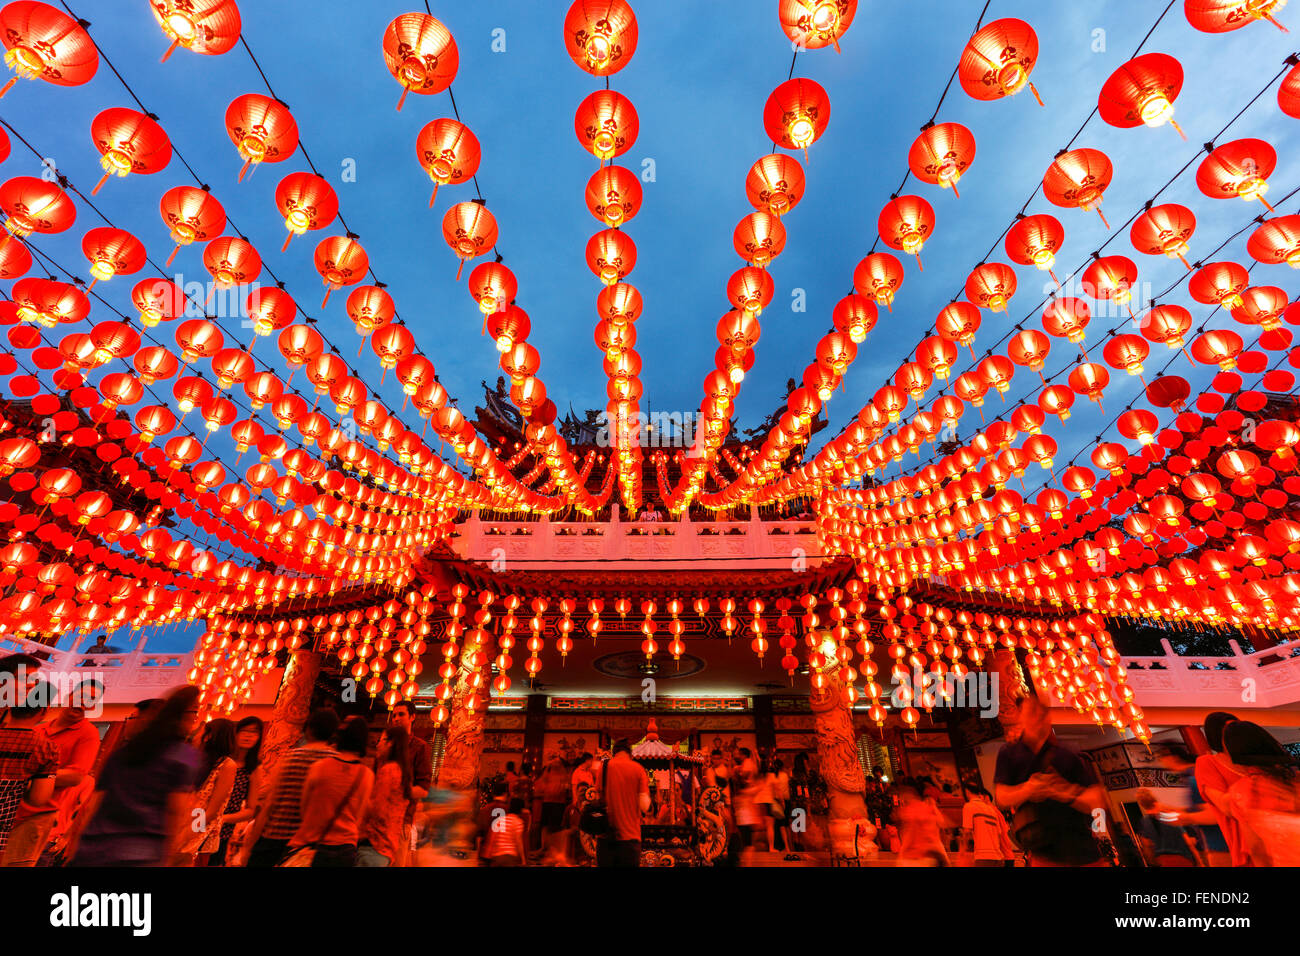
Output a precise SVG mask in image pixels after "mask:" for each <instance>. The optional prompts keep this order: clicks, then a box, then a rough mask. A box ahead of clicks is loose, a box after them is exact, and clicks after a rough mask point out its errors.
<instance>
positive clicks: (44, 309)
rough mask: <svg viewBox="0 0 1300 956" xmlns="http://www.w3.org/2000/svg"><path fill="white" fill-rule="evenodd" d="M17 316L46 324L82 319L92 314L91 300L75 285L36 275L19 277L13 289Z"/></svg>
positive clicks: (11, 291) (44, 325)
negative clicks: (24, 277)
mask: <svg viewBox="0 0 1300 956" xmlns="http://www.w3.org/2000/svg"><path fill="white" fill-rule="evenodd" d="M9 294H10V298H12V299H13V301H14V303H15V304H16V305H17V306H18V318H19V320H20V321H23V322H34V323H36V324H37V325H41V326H43V327H45V328H47V329H48V328H53V327H54V326H56V325H58V324H59V323H68V324H70V323H73V322H80V321H81V320H82V319H84V318H85V317H86V316H88V315H89V314H90V300H89V299H88V298H86V294H85V293H84V292H82V291H81V290H80V289H78V288H77V287H76V286H74V285H70V284H68V283H66V282H54V281H52V280H50V279H41V278H38V277H35V276H32V277H28V278H26V279H19V280H18V281H17V282H15V283H14V286H13V289H11V290H10V293H9Z"/></svg>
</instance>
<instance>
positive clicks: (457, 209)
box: [442, 202, 497, 281]
mask: <svg viewBox="0 0 1300 956" xmlns="http://www.w3.org/2000/svg"><path fill="white" fill-rule="evenodd" d="M442 237H443V239H444V240H446V242H447V245H449V246H451V251H452V252H454V253H455V254H456V257H457V258H458V259H460V268H458V269H457V270H456V280H457V281H460V274H461V271H462V270H463V269H464V268H465V263H467V262H469V260H471V259H476V258H478V257H479V256H481V255H486V254H487V253H488V252H489V251H491V249H492V248H493V247H494V246H496V244H497V221H496V217H495V216H493V215H492V213H490V212H489V211H488V208H487V206H485V205H483V204H482V203H481V202H461V203H457V204H456V205H454V206H452V207H451V208H450V209H448V210H447V213H446V215H444V216H443V217H442Z"/></svg>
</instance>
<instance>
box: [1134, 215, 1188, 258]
mask: <svg viewBox="0 0 1300 956" xmlns="http://www.w3.org/2000/svg"><path fill="white" fill-rule="evenodd" d="M1195 231H1196V217H1195V216H1194V215H1192V211H1191V210H1190V209H1188V208H1187V207H1186V206H1180V205H1178V204H1177V203H1164V204H1162V205H1159V206H1153V207H1151V208H1150V209H1148V210H1146V212H1144V213H1142V215H1140V216H1138V217H1137V219H1136V220H1134V222H1133V228H1132V229H1130V230H1129V240H1130V241H1131V242H1132V243H1133V248H1134V249H1136V250H1137V251H1138V252H1141V253H1144V254H1146V255H1148V256H1160V255H1163V256H1168V257H1169V258H1171V259H1177V260H1178V261H1179V262H1181V263H1182V264H1183V265H1184V266H1186V267H1187V271H1189V272H1190V271H1191V269H1192V266H1191V263H1189V262H1188V261H1187V240H1189V239H1191V238H1192V233H1194V232H1195Z"/></svg>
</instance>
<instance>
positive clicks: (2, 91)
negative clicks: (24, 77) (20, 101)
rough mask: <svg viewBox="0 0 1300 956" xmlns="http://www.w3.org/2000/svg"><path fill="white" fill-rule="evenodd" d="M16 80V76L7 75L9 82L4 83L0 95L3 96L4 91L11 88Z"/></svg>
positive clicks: (6, 91)
mask: <svg viewBox="0 0 1300 956" xmlns="http://www.w3.org/2000/svg"><path fill="white" fill-rule="evenodd" d="M17 82H18V77H16V76H11V77H9V82H8V83H6V84H5V85H4V89H0V97H3V96H4V95H5V94H6V93H8V92H9V91H10V90H12V89H13V88H14V84H15V83H17Z"/></svg>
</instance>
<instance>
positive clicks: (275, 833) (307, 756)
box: [262, 747, 334, 840]
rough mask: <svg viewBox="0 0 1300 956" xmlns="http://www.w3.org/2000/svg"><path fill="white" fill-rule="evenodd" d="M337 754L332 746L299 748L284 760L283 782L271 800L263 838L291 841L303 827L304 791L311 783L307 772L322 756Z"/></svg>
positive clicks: (281, 774) (281, 772)
mask: <svg viewBox="0 0 1300 956" xmlns="http://www.w3.org/2000/svg"><path fill="white" fill-rule="evenodd" d="M333 752H334V751H333V750H331V749H330V748H328V747H295V748H294V749H293V750H291V751H289V753H288V754H287V755H286V756H285V757H284V764H283V766H282V767H281V769H280V783H279V785H278V786H277V787H276V789H275V793H274V795H272V797H271V809H270V811H269V814H268V816H267V818H266V827H265V828H264V829H263V830H262V838H263V839H266V840H288V839H289V838H290V837H292V836H293V835H294V834H295V833H297V832H298V827H299V826H301V825H302V788H303V784H305V783H306V782H307V771H308V770H310V769H311V768H312V764H314V763H315V762H316V761H317V760H319V759H320V758H321V757H326V756H329V755H330V754H332V753H333Z"/></svg>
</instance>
